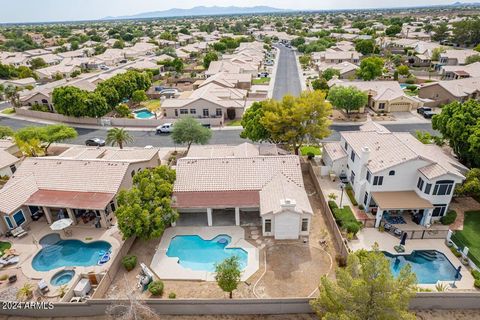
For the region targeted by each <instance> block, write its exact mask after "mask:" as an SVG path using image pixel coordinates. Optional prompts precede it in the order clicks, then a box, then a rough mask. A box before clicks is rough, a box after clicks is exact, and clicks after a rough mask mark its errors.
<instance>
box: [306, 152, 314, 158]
mask: <svg viewBox="0 0 480 320" xmlns="http://www.w3.org/2000/svg"><path fill="white" fill-rule="evenodd" d="M307 157H308V159H309V160H312V159H313V158H315V153H313V152H307Z"/></svg>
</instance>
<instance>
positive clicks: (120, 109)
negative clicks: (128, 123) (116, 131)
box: [115, 103, 132, 118]
mask: <svg viewBox="0 0 480 320" xmlns="http://www.w3.org/2000/svg"><path fill="white" fill-rule="evenodd" d="M115 111H116V112H117V113H118V115H119V116H120V117H121V118H126V117H128V116H129V115H131V114H132V111H130V108H129V107H128V106H127V105H126V104H125V103H121V104H119V105H118V106H117V107H116V108H115Z"/></svg>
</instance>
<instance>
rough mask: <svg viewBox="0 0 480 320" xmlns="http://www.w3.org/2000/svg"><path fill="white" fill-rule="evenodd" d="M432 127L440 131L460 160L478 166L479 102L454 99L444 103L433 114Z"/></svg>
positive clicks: (479, 144) (479, 137)
mask: <svg viewBox="0 0 480 320" xmlns="http://www.w3.org/2000/svg"><path fill="white" fill-rule="evenodd" d="M432 127H433V129H435V130H438V131H440V133H441V134H442V136H443V137H444V138H445V139H447V140H448V143H449V145H450V147H451V148H452V149H453V151H454V152H455V153H456V154H457V156H458V157H459V159H460V161H462V162H463V163H464V164H466V165H467V166H468V167H480V157H479V156H478V155H479V154H480V102H479V101H476V100H468V101H467V102H464V103H462V102H459V101H455V102H452V103H449V104H447V105H444V106H443V107H442V112H441V113H440V114H437V115H435V116H433V119H432Z"/></svg>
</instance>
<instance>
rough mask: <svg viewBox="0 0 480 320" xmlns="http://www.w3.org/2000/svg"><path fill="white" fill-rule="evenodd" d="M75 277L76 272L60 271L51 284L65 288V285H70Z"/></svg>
mask: <svg viewBox="0 0 480 320" xmlns="http://www.w3.org/2000/svg"><path fill="white" fill-rule="evenodd" d="M74 275H75V271H73V270H63V271H60V272H57V273H55V275H54V276H53V277H52V280H50V283H51V284H52V285H53V286H63V285H64V284H67V283H69V282H70V281H71V280H72V279H73V276H74Z"/></svg>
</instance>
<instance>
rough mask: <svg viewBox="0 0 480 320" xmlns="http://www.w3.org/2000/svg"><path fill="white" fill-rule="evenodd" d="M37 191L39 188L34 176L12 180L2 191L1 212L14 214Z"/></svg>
mask: <svg viewBox="0 0 480 320" xmlns="http://www.w3.org/2000/svg"><path fill="white" fill-rule="evenodd" d="M37 190H38V187H37V184H36V182H35V178H34V177H33V176H27V177H24V178H22V179H10V180H9V181H8V183H7V184H6V185H5V186H4V187H3V188H2V189H0V212H4V213H11V212H13V211H14V210H16V209H17V208H19V207H21V206H22V205H23V204H24V203H25V201H26V200H27V199H28V198H29V197H30V195H32V194H33V193H35V192H36V191H37Z"/></svg>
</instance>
